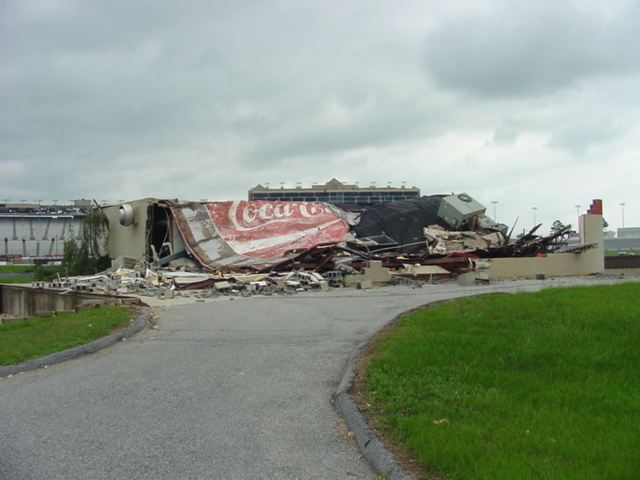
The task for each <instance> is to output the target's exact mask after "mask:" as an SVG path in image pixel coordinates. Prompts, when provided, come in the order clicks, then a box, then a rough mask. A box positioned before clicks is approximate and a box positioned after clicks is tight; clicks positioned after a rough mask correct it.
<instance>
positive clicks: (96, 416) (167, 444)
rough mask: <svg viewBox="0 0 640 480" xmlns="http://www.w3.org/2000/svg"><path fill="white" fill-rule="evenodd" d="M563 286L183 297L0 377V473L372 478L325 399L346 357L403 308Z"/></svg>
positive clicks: (6, 479)
mask: <svg viewBox="0 0 640 480" xmlns="http://www.w3.org/2000/svg"><path fill="white" fill-rule="evenodd" d="M567 283H572V282H571V281H552V282H549V281H547V282H540V281H536V282H534V281H530V282H520V283H514V282H506V283H499V284H496V285H492V286H491V287H460V286H457V285H455V284H446V285H434V286H425V287H423V288H420V289H411V288H409V287H387V288H381V289H373V290H365V291H361V290H337V291H331V292H326V293H323V292H314V293H308V294H299V295H295V296H287V297H253V298H237V299H235V300H233V301H229V300H228V299H224V300H218V301H211V302H207V303H195V304H192V305H183V306H176V307H172V308H169V309H167V310H165V311H163V312H162V313H161V314H160V317H159V319H158V321H159V327H160V328H159V330H157V331H155V330H146V331H144V332H143V333H140V334H138V335H136V336H135V337H133V338H131V339H129V340H128V341H126V342H122V343H119V344H117V345H115V346H113V347H110V348H108V349H105V350H103V351H100V352H98V353H96V354H93V355H90V356H87V357H82V358H79V359H77V360H72V361H69V362H65V363H62V364H59V365H54V366H51V367H49V368H47V369H41V370H37V371H32V372H28V373H24V374H20V375H16V376H13V377H11V378H4V379H1V380H0V408H1V410H0V411H1V412H2V414H1V417H0V479H2V480H26V479H34V480H35V479H37V480H42V479H47V480H53V479H65V480H69V479H82V480H88V479H116V478H127V479H153V480H161V479H171V480H176V479H211V478H221V479H344V478H349V479H356V478H374V477H375V476H374V474H373V472H372V471H371V470H370V468H369V467H368V466H367V465H366V463H365V462H364V461H363V460H362V459H360V455H359V452H358V450H357V449H356V447H355V445H354V444H353V443H352V442H351V441H349V440H347V439H345V431H344V428H343V427H341V421H340V420H339V418H338V417H337V415H336V414H335V412H334V410H333V408H332V406H331V403H330V400H331V395H332V394H333V393H334V392H335V390H336V388H337V385H338V383H339V381H340V378H341V375H342V373H343V370H344V366H345V364H346V361H347V358H348V356H349V354H350V352H351V351H352V350H353V349H354V348H355V347H356V346H357V344H358V343H360V342H361V341H363V340H364V339H366V338H367V337H368V336H369V335H371V334H372V333H373V332H375V331H376V330H377V329H379V328H380V327H381V326H382V325H384V324H385V323H386V322H388V321H389V320H390V319H392V318H393V317H394V316H396V315H397V314H398V313H400V312H402V311H404V310H407V309H409V308H412V307H415V306H418V305H421V304H424V303H428V302H431V301H436V300H441V299H444V298H451V297H455V296H461V295H469V294H477V293H482V292H485V291H490V290H491V291H496V290H507V291H514V290H515V291H518V290H529V289H538V288H541V287H542V286H544V285H549V284H551V285H559V284H567Z"/></svg>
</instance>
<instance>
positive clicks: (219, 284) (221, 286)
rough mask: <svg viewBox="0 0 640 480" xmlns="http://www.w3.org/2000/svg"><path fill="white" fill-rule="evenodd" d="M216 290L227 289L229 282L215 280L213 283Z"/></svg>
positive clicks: (229, 286) (229, 285)
mask: <svg viewBox="0 0 640 480" xmlns="http://www.w3.org/2000/svg"><path fill="white" fill-rule="evenodd" d="M213 286H214V287H215V289H216V290H218V291H220V290H229V289H230V288H231V284H230V283H229V282H216V283H214V284H213Z"/></svg>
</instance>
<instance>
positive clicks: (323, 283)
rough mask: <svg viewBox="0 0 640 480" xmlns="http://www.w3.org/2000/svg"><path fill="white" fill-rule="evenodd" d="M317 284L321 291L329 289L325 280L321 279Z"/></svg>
mask: <svg viewBox="0 0 640 480" xmlns="http://www.w3.org/2000/svg"><path fill="white" fill-rule="evenodd" d="M318 285H319V286H320V290H321V291H323V292H327V291H329V282H327V281H326V280H322V281H320V282H318Z"/></svg>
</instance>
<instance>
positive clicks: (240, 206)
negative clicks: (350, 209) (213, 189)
mask: <svg viewBox="0 0 640 480" xmlns="http://www.w3.org/2000/svg"><path fill="white" fill-rule="evenodd" d="M206 210H207V213H208V214H209V216H210V218H211V221H212V223H213V226H214V227H215V229H216V231H217V232H218V234H219V236H220V237H221V238H222V239H223V240H224V241H225V242H226V243H227V244H228V245H229V246H230V247H231V248H232V249H233V250H234V251H235V252H236V253H238V254H241V255H244V256H247V257H251V258H256V259H262V260H273V259H277V258H280V257H282V256H284V254H285V253H286V252H287V251H288V250H293V249H300V248H311V247H313V246H314V245H318V244H320V243H329V242H340V241H342V240H344V238H345V235H346V234H347V232H348V226H347V223H346V222H345V221H344V219H342V218H341V216H340V215H339V213H338V211H337V210H335V209H334V207H331V206H330V205H328V204H326V203H321V202H271V201H261V200H258V201H252V202H248V201H233V202H231V201H229V202H213V203H207V204H206Z"/></svg>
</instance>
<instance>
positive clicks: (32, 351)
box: [0, 307, 131, 365]
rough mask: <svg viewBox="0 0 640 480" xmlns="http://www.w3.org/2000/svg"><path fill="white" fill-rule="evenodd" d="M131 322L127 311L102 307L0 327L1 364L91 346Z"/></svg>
mask: <svg viewBox="0 0 640 480" xmlns="http://www.w3.org/2000/svg"><path fill="white" fill-rule="evenodd" d="M130 319H131V313H130V312H129V311H128V310H127V309H126V308H122V307H101V308H92V309H88V310H83V311H81V312H78V313H62V314H58V315H54V316H51V317H42V318H37V319H33V320H24V321H18V322H14V323H7V324H4V325H0V365H11V364H14V363H19V362H22V361H24V360H28V359H30V358H37V357H41V356H43V355H47V354H49V353H53V352H58V351H61V350H66V349H67V348H71V347H75V346H78V345H82V344H85V343H89V342H91V341H93V340H95V339H97V338H100V337H103V336H105V335H108V334H109V333H111V331H112V330H115V329H117V328H119V327H122V326H124V325H126V324H127V323H128V322H129V320H130Z"/></svg>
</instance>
